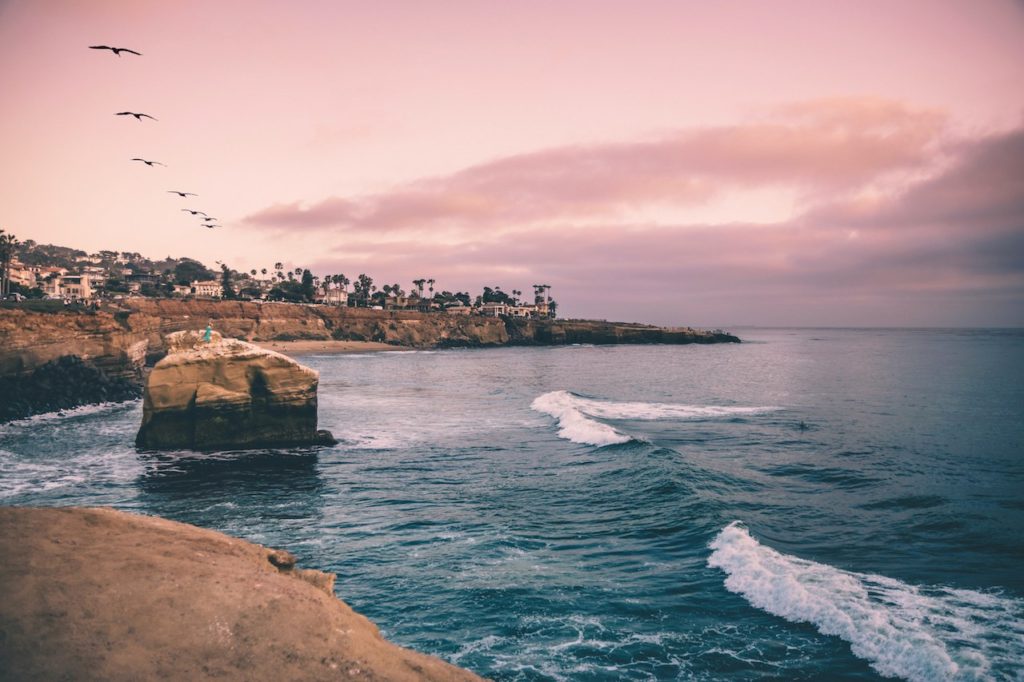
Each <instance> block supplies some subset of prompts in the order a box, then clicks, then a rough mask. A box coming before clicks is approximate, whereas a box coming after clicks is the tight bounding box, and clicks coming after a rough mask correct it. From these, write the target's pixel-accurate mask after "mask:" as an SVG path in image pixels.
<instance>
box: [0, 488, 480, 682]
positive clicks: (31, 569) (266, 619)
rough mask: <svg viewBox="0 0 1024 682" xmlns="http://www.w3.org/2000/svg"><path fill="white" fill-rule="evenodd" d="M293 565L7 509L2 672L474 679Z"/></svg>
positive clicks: (0, 582)
mask: <svg viewBox="0 0 1024 682" xmlns="http://www.w3.org/2000/svg"><path fill="white" fill-rule="evenodd" d="M295 564H296V562H295V557H293V556H292V555H291V554H289V553H288V552H286V551H281V550H272V549H268V548H266V547H261V546H259V545H254V544H251V543H248V542H244V541H242V540H238V539H235V538H231V537H228V536H226V535H222V534H221V533H216V532H213V531H209V530H203V529H201V528H196V527H195V526H189V525H186V524H183V523H175V522H173V521H167V520H164V519H159V518H151V517H145V516H136V515H132V514H125V513H123V512H117V511H113V510H110V509H73V508H64V509H46V508H15V507H0V679H5V680H19V681H22V680H24V681H30V680H112V681H115V682H117V681H121V680H125V681H127V680H171V679H173V680H200V679H226V680H339V679H346V680H395V681H413V680H416V681H420V680H453V681H458V680H467V681H468V680H479V679H480V678H479V677H477V676H476V675H474V674H473V673H470V672H469V671H466V670H463V669H461V668H456V667H455V666H452V665H449V664H448V663H445V662H444V661H441V660H440V659H437V658H434V657H432V656H427V655H424V654H420V653H417V652H414V651H410V650H408V649H403V648H401V647H398V646H395V645H394V644H391V643H390V642H388V641H386V640H385V639H384V638H383V637H381V635H380V632H379V631H378V630H377V628H376V626H374V624H373V623H371V622H370V621H369V620H367V619H366V618H365V617H363V616H361V615H359V614H358V613H356V612H355V611H353V610H352V609H351V608H349V606H348V605H347V604H345V603H344V602H342V601H340V600H338V599H337V598H336V597H335V596H334V591H333V589H332V586H333V584H334V576H333V575H332V574H329V573H321V572H320V571H316V570H310V569H301V568H298V567H297V566H296V565H295ZM403 617H415V616H414V615H413V614H405V615H404V616H403Z"/></svg>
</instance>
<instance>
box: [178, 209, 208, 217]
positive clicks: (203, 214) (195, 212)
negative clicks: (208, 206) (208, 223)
mask: <svg viewBox="0 0 1024 682" xmlns="http://www.w3.org/2000/svg"><path fill="white" fill-rule="evenodd" d="M181 210H182V211H185V212H186V213H191V214H192V215H201V216H206V214H205V213H203V212H202V211H193V210H192V209H191V208H183V209H181ZM209 219H210V218H209V216H207V217H205V218H203V220H209Z"/></svg>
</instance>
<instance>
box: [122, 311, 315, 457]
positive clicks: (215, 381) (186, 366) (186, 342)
mask: <svg viewBox="0 0 1024 682" xmlns="http://www.w3.org/2000/svg"><path fill="white" fill-rule="evenodd" d="M165 345H166V348H167V356H166V357H164V359H162V360H160V362H158V363H157V364H156V366H155V367H153V371H152V372H150V374H149V378H148V380H147V381H146V387H145V392H144V394H143V406H142V426H141V428H140V429H139V433H138V436H137V437H136V439H135V444H136V446H138V447H139V448H142V449H145V450H166V449H188V450H216V449H244V448H256V447H274V446H294V445H318V444H330V443H333V442H334V438H333V437H332V436H331V434H330V433H329V432H327V431H318V430H317V428H316V427H317V395H316V392H317V384H318V383H319V380H320V377H319V374H318V373H317V372H316V371H315V370H312V369H310V368H308V367H305V366H304V365H300V364H299V363H298V362H296V361H295V360H292V359H291V358H289V357H287V356H285V355H282V354H280V353H275V352H274V351H270V350H265V349H263V348H259V347H257V346H254V345H252V344H250V343H246V342H244V341H239V340H237V339H225V338H223V337H222V336H221V335H220V334H219V333H216V332H213V333H212V334H211V338H210V339H209V340H204V339H203V337H202V333H201V332H196V331H181V332H174V333H172V334H169V335H167V337H166V339H165Z"/></svg>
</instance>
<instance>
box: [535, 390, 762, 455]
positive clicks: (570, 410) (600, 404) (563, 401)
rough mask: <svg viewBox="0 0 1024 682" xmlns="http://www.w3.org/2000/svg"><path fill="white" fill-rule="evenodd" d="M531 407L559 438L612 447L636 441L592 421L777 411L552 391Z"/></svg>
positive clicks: (648, 419)
mask: <svg viewBox="0 0 1024 682" xmlns="http://www.w3.org/2000/svg"><path fill="white" fill-rule="evenodd" d="M530 407H531V408H532V409H534V410H536V411H537V412H542V413H544V414H546V415H549V416H551V417H554V418H555V419H557V420H558V426H559V431H558V435H559V436H561V437H562V438H565V439H566V440H570V441H572V442H573V443H582V444H585V445H597V446H603V445H615V444H618V443H628V442H629V441H631V440H636V439H635V438H632V437H630V436H627V435H625V434H622V433H619V432H618V431H616V430H615V429H614V428H612V427H611V426H609V425H607V424H603V423H601V422H599V421H596V420H595V419H627V420H628V419H631V420H637V421H643V420H647V421H650V420H655V419H687V420H696V419H717V418H722V417H739V416H745V415H755V414H764V413H765V412H771V411H773V410H776V409H778V408H776V407H734V406H727V405H673V404H668V403H641V402H613V401H605V400H593V399H591V398H584V397H583V396H579V395H576V394H575V393H571V392H569V391H551V392H549V393H545V394H543V395H540V396H538V397H537V398H536V399H534V401H533V403H532V404H531V405H530Z"/></svg>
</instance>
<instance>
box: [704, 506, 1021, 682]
mask: <svg viewBox="0 0 1024 682" xmlns="http://www.w3.org/2000/svg"><path fill="white" fill-rule="evenodd" d="M710 547H711V549H712V550H714V551H713V552H712V553H711V556H710V557H709V558H708V565H709V566H711V567H714V568H720V569H722V570H723V571H725V573H726V574H727V577H726V579H725V587H726V589H728V590H729V591H730V592H734V593H736V594H739V595H742V596H743V597H744V598H745V599H746V600H747V601H748V602H750V604H751V605H752V606H755V607H756V608H759V609H762V610H764V611H767V612H768V613H771V614H773V615H776V616H781V617H782V618H785V619H786V620H789V621H792V622H795V623H811V624H813V625H814V626H815V627H816V628H817V629H818V631H819V632H821V633H822V634H826V635H835V636H837V637H840V638H841V639H843V640H845V641H847V642H849V643H850V648H851V651H852V652H853V654H854V655H855V656H857V657H858V658H861V659H863V660H865V661H868V663H870V665H871V667H873V668H874V669H875V670H877V671H878V672H879V673H881V674H882V675H886V676H890V677H900V678H904V679H907V680H913V681H915V682H916V681H917V680H922V681H925V680H928V681H932V680H981V679H1020V676H1021V675H1022V674H1024V663H1022V661H1024V601H1022V600H1020V599H1015V598H1012V597H1006V596H1002V595H996V594H988V593H984V592H977V591H974V590H959V589H952V588H947V587H941V586H931V587H929V586H914V585H908V584H906V583H902V582H900V581H899V580H894V579H892V578H886V577H885V576H880V575H868V574H863V573H854V572H851V571H844V570H842V569H838V568H834V567H832V566H829V565H827V564H820V563H817V562H814V561H808V560H806V559H799V558H797V557H792V556H788V555H785V554H782V553H780V552H777V551H775V550H773V549H771V548H769V547H764V546H763V545H761V544H760V543H758V541H757V540H755V539H754V538H753V537H751V535H750V533H749V532H748V531H747V529H746V528H744V527H743V526H742V525H740V524H739V522H735V521H734V522H733V523H731V524H729V525H728V526H727V527H726V528H725V529H724V530H722V532H721V533H719V534H718V536H717V537H715V539H714V540H713V541H712V542H711V545H710Z"/></svg>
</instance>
